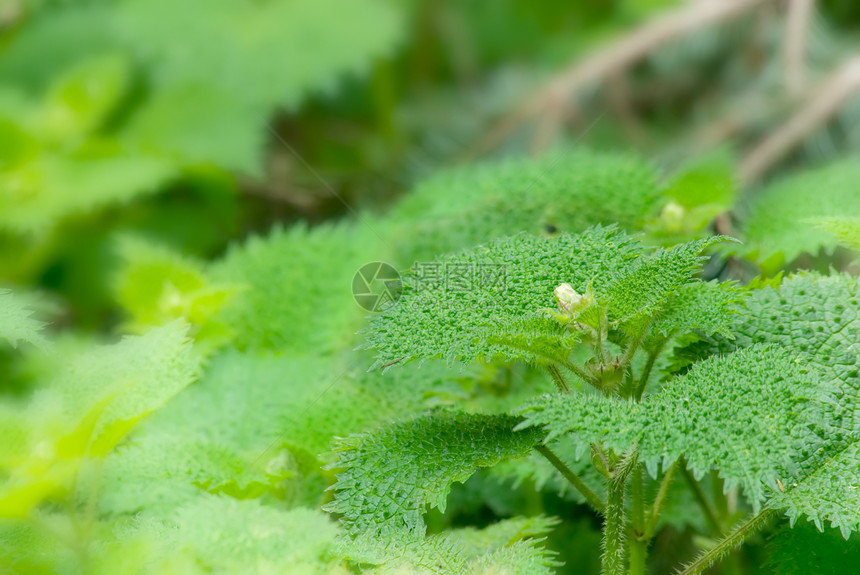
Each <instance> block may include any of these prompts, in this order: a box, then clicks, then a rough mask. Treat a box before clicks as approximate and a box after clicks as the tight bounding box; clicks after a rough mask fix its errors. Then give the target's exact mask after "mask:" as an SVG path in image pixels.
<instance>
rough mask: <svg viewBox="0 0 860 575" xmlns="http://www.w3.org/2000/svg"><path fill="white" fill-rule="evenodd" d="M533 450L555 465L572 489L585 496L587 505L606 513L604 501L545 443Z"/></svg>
mask: <svg viewBox="0 0 860 575" xmlns="http://www.w3.org/2000/svg"><path fill="white" fill-rule="evenodd" d="M535 451H537V452H538V453H540V454H541V455H543V456H544V457H545V458H546V459H547V461H549V462H550V463H552V466H553V467H555V468H556V469H557V470H558V471H559V472H560V473H561V474H562V475H563V476H564V478H565V479H567V480H568V482H570V484H571V485H573V487H574V489H576V490H577V491H579V492H580V493H581V494H582V496H583V497H585V500H586V501H588V503H589V505H591V506H592V507H594V509H595V510H596V511H597V512H598V513H600V514H604V513H606V503H604V502H603V501H602V500H601V499H600V496H598V495H597V494H596V493H595V492H594V491H592V490H591V488H590V487H588V485H586V484H585V482H583V481H582V479H580V478H579V476H578V475H577V474H576V473H574V472H573V471H571V469H570V468H569V467H568V466H567V465H566V464H565V463H564V461H562V460H561V459H559V458H558V456H557V455H556V454H555V453H553V452H552V450H551V449H550V448H549V447H547V446H546V445H538V446H536V447H535Z"/></svg>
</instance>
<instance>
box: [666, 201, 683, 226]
mask: <svg viewBox="0 0 860 575" xmlns="http://www.w3.org/2000/svg"><path fill="white" fill-rule="evenodd" d="M660 219H661V220H663V223H664V224H665V225H666V227H667V228H669V229H670V230H680V229H681V228H682V226H683V224H684V206H682V205H681V204H679V203H676V202H669V203H668V204H666V205H665V206H664V207H663V211H662V212H660Z"/></svg>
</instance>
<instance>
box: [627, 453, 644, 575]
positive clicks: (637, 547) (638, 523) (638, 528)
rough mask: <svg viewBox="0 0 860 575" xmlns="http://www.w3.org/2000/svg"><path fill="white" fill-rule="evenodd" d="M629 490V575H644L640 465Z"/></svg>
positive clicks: (641, 477) (642, 482)
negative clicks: (630, 526) (630, 522)
mask: <svg viewBox="0 0 860 575" xmlns="http://www.w3.org/2000/svg"><path fill="white" fill-rule="evenodd" d="M630 489H631V496H632V497H631V499H632V509H631V519H632V522H633V537H632V538H631V540H630V575H645V561H646V559H647V557H648V541H647V539H646V533H645V477H644V475H643V474H642V465H641V464H639V465H637V466H636V469H634V470H633V478H632V484H631V487H630Z"/></svg>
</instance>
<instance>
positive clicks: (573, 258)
mask: <svg viewBox="0 0 860 575" xmlns="http://www.w3.org/2000/svg"><path fill="white" fill-rule="evenodd" d="M640 251H641V247H640V246H639V244H638V243H636V242H635V241H634V240H633V239H631V238H630V237H629V236H627V235H626V234H624V233H623V232H620V231H618V230H617V229H615V228H603V227H595V228H591V229H590V230H588V231H586V232H584V233H582V234H577V235H570V234H562V235H560V236H559V237H557V238H554V239H546V238H541V237H537V236H531V235H526V234H520V235H517V236H514V237H510V238H503V239H499V240H494V241H492V242H490V243H488V244H487V245H485V246H478V247H476V248H472V249H470V250H466V251H464V252H461V253H459V254H456V255H451V256H446V257H444V258H440V259H439V260H437V261H436V262H434V263H433V264H432V266H433V268H432V271H433V272H434V274H441V275H438V276H437V277H439V278H441V279H442V280H443V281H441V282H440V283H438V284H437V283H432V282H431V279H433V278H429V279H428V272H427V270H426V269H424V267H426V266H424V267H421V268H417V269H416V270H413V274H414V275H412V276H411V277H409V278H406V279H405V281H406V286H405V289H404V291H403V293H402V295H401V298H400V300H399V301H398V302H397V304H396V305H394V306H392V307H391V308H389V309H387V310H385V311H384V312H382V313H380V314H378V315H377V316H375V317H374V318H372V320H371V322H370V326H369V328H368V329H367V330H366V331H365V332H364V333H365V335H366V337H367V343H366V344H365V346H366V347H367V348H371V349H377V350H379V354H378V356H377V365H381V364H383V363H387V362H390V361H394V360H396V359H401V358H402V360H407V361H408V360H409V359H413V358H422V359H426V358H433V357H445V358H447V359H452V358H460V359H462V360H463V361H465V362H468V361H470V360H474V359H478V358H482V359H488V360H489V359H492V358H494V357H502V358H505V359H508V360H519V359H522V360H526V361H533V360H534V359H535V355H534V353H531V352H529V351H527V350H524V351H518V350H516V349H513V348H511V347H509V346H501V345H499V344H495V343H491V342H490V341H488V340H489V339H490V337H489V334H491V333H494V332H495V335H494V336H493V337H494V338H500V339H499V340H503V339H504V338H505V337H506V334H505V332H504V331H503V330H504V328H505V327H506V326H511V327H516V323H515V322H518V321H528V322H532V326H534V327H537V326H538V324H537V320H533V319H531V317H534V315H535V314H537V313H538V312H539V311H540V310H541V309H549V308H555V307H556V303H555V301H554V299H553V290H554V289H555V288H556V287H557V286H558V285H559V284H561V283H563V282H568V283H570V284H571V285H572V286H573V287H574V288H575V289H576V290H577V291H579V292H580V293H585V292H586V286H587V285H588V284H589V283H590V282H592V281H593V283H594V289H595V290H596V291H598V292H600V290H601V289H602V288H603V287H604V286H606V285H607V284H608V283H610V281H611V279H612V278H613V277H615V275H616V274H617V273H618V270H619V269H624V268H625V267H628V266H629V261H630V260H631V259H632V258H634V257H635V256H636V255H637V254H638V253H639V252H640ZM445 274H449V276H448V278H447V279H448V282H447V283H446V282H445V281H444V280H445V279H446V276H445ZM452 279H454V280H462V282H463V285H462V286H461V285H460V283H459V282H458V283H452ZM518 332H522V329H521V328H517V329H515V331H514V333H513V334H511V335H509V336H507V337H508V338H509V339H511V340H516V339H517V338H518V337H520V336H518V335H517V333H518ZM546 336H547V337H557V336H558V333H557V332H556V331H555V330H553V331H550V332H547V334H546Z"/></svg>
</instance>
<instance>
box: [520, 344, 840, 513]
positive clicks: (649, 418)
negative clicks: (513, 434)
mask: <svg viewBox="0 0 860 575" xmlns="http://www.w3.org/2000/svg"><path fill="white" fill-rule="evenodd" d="M819 377H820V376H819V375H818V374H817V373H816V372H814V371H812V370H810V369H808V367H807V366H804V365H803V363H802V362H798V361H796V360H795V359H794V357H793V354H791V353H789V352H788V351H786V350H784V349H780V348H777V347H767V346H755V347H753V348H749V349H746V350H741V351H739V352H736V353H734V354H731V355H729V356H726V357H713V358H710V359H708V360H706V361H704V362H701V363H699V364H697V365H695V366H694V367H693V369H692V370H690V372H689V373H688V374H686V375H683V376H679V377H676V378H674V379H673V380H671V381H670V382H668V383H667V384H666V385H664V386H663V388H662V389H661V390H660V391H658V392H657V393H654V394H652V395H649V396H646V399H645V400H644V401H643V402H641V403H634V402H630V401H626V400H620V399H618V398H611V397H605V396H597V395H593V394H586V393H575V394H567V395H556V396H548V397H545V398H542V399H540V400H538V401H536V402H533V403H532V404H530V405H528V406H527V407H526V408H525V409H524V410H523V415H524V417H525V422H524V423H523V424H521V425H520V426H519V428H525V427H531V426H540V427H541V428H543V429H544V430H545V432H546V433H547V434H548V436H547V440H551V439H553V438H556V437H560V436H567V437H569V438H570V440H571V441H573V442H574V443H575V444H576V445H577V446H578V448H579V455H580V456H581V455H582V454H583V453H585V451H586V450H587V449H588V448H589V446H590V445H591V444H592V443H599V444H602V445H604V446H606V447H607V448H611V449H614V450H615V451H616V452H619V453H620V452H622V451H625V450H627V449H629V448H630V447H631V446H633V445H638V449H639V454H640V458H641V460H642V461H643V462H644V463H645V464H646V465H647V466H648V468H649V472H650V473H651V476H652V477H656V473H657V467H658V465H659V464H661V463H662V466H663V468H664V469H665V468H667V467H668V466H669V465H670V464H672V463H673V462H674V461H676V460H677V459H678V458H679V457H680V456H681V455H683V456H685V457H686V459H687V461H688V464H689V466H690V468H691V470H692V471H693V472H694V473H695V474H696V475H698V476H701V475H702V474H704V473H705V472H706V471H708V470H710V469H712V468H714V467H716V468H718V469H719V470H720V475H721V476H722V477H723V478H725V479H726V484H727V485H729V486H733V485H741V486H742V487H743V488H744V490H745V492H746V494H747V496H748V497H749V498H750V500H751V501H752V502H753V504H754V505H758V503H759V502H760V501H761V500H762V499H763V497H764V494H765V484H766V485H769V486H775V485H776V480H777V479H779V478H780V477H783V475H782V474H783V473H785V471H786V470H789V471H796V470H797V469H798V467H799V462H798V461H796V460H795V459H793V458H794V457H795V454H796V453H798V452H799V451H801V450H803V449H804V448H806V447H808V446H811V445H814V444H815V443H816V442H817V441H818V436H817V435H816V434H815V433H814V429H815V427H816V426H817V425H821V424H823V418H824V417H825V416H824V415H823V414H822V413H820V411H825V408H824V407H823V406H822V404H826V402H827V401H828V400H829V397H828V396H827V395H826V394H825V391H826V386H825V384H824V383H823V382H821V381H820V380H819Z"/></svg>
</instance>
